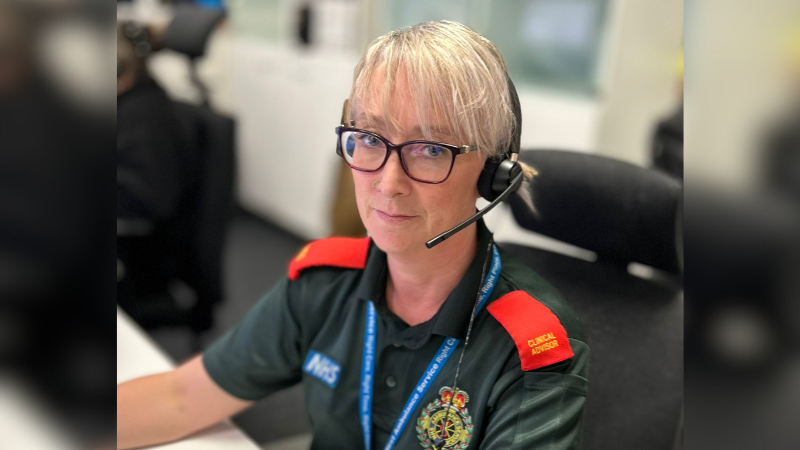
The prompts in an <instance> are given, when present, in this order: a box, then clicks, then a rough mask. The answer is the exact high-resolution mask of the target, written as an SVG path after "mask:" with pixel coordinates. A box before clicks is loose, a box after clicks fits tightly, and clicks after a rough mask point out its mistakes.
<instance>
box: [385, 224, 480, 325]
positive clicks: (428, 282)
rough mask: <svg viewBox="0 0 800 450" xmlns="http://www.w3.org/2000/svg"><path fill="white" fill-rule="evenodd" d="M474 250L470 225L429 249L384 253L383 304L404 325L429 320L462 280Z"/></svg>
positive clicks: (474, 233)
mask: <svg viewBox="0 0 800 450" xmlns="http://www.w3.org/2000/svg"><path fill="white" fill-rule="evenodd" d="M477 249H478V228H477V225H475V224H472V225H470V226H469V227H467V228H465V229H464V230H462V231H460V232H459V233H457V234H455V235H454V236H453V237H452V238H450V239H448V240H446V241H444V242H442V243H441V244H439V245H437V246H436V247H434V248H432V249H428V248H427V247H423V248H421V249H419V250H418V251H415V252H412V253H403V254H387V256H386V262H387V264H388V266H389V276H388V277H387V279H386V304H387V306H388V307H389V310H391V311H392V312H393V313H395V314H396V315H397V316H398V317H400V318H401V319H403V321H404V322H406V323H407V324H409V325H411V326H414V325H417V324H420V323H422V322H425V321H427V320H430V318H431V317H433V316H434V315H435V314H436V312H437V311H439V308H440V307H441V306H442V304H443V303H444V301H445V300H447V296H448V295H450V292H452V291H453V289H454V288H455V287H456V285H458V283H459V281H461V279H462V278H463V277H464V274H465V273H466V272H467V269H468V268H469V265H470V263H471V262H472V260H473V259H474V258H475V253H476V252H477Z"/></svg>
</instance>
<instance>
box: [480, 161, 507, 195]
mask: <svg viewBox="0 0 800 450" xmlns="http://www.w3.org/2000/svg"><path fill="white" fill-rule="evenodd" d="M501 162H502V160H500V161H496V160H493V159H489V160H487V161H486V164H485V165H484V166H483V170H482V171H481V176H480V178H478V193H479V194H481V197H483V198H485V199H486V200H488V201H492V200H494V199H496V198H497V196H498V195H499V193H496V192H495V191H494V189H492V183H493V181H494V175H495V173H497V168H498V167H500V163H501Z"/></svg>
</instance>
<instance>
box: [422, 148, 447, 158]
mask: <svg viewBox="0 0 800 450" xmlns="http://www.w3.org/2000/svg"><path fill="white" fill-rule="evenodd" d="M423 151H424V152H425V156H430V157H431V158H435V157H437V156H441V155H442V153H444V149H443V148H442V147H439V146H437V145H428V146H426V147H425V149H424V150H423Z"/></svg>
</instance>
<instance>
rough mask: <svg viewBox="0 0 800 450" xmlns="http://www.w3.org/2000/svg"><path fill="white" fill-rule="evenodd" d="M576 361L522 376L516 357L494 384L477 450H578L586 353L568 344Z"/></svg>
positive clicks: (572, 341)
mask: <svg viewBox="0 0 800 450" xmlns="http://www.w3.org/2000/svg"><path fill="white" fill-rule="evenodd" d="M570 346H571V347H572V349H573V352H574V353H575V355H574V356H573V357H572V358H570V359H568V360H566V361H563V362H560V363H557V364H553V365H551V366H547V367H543V368H541V369H537V370H533V371H529V372H523V371H522V369H521V367H520V362H519V359H518V356H517V355H516V354H515V357H512V358H511V359H510V360H509V363H508V366H507V367H508V369H507V370H506V371H505V373H504V374H503V375H502V376H501V377H500V378H499V379H498V381H497V383H495V386H494V388H493V390H492V394H491V396H490V399H489V406H490V408H491V412H490V415H489V420H488V424H487V426H486V432H485V434H484V439H483V441H482V442H481V445H480V448H481V450H500V449H504V450H508V449H513V450H518V449H519V450H521V449H526V450H528V449H548V450H566V449H580V448H581V436H582V433H581V426H582V423H583V407H584V403H585V400H586V384H587V380H586V376H587V372H588V361H589V347H588V346H587V345H586V344H585V343H583V342H581V341H578V340H575V339H570Z"/></svg>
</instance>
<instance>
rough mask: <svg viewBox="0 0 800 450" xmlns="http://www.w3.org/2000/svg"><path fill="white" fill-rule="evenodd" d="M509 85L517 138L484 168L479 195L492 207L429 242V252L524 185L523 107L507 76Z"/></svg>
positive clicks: (479, 184)
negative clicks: (522, 147) (522, 150)
mask: <svg viewBox="0 0 800 450" xmlns="http://www.w3.org/2000/svg"><path fill="white" fill-rule="evenodd" d="M506 81H507V83H508V95H509V97H510V98H511V108H512V109H513V110H514V122H515V123H514V134H513V135H512V137H511V147H510V148H509V149H508V150H506V151H505V153H504V157H503V158H502V159H500V160H497V159H493V158H491V157H490V158H489V159H487V160H486V165H484V166H483V172H481V176H480V178H478V193H479V194H480V195H481V197H483V198H485V199H486V200H488V201H489V202H490V203H489V204H488V205H487V206H486V207H485V208H483V209H481V210H479V211H478V212H476V213H475V214H473V215H472V217H470V218H469V219H467V220H465V221H463V222H461V223H460V224H458V225H456V226H455V227H453V228H451V229H449V230H447V231H445V232H444V233H442V234H440V235H438V236H436V237H435V238H433V239H431V240H429V241H428V242H426V243H425V246H426V247H428V248H433V247H435V246H436V245H439V244H441V243H442V242H443V241H444V240H445V239H448V238H449V237H451V236H453V235H454V234H456V233H458V232H459V231H461V230H463V229H464V228H466V227H468V226H470V225H472V224H473V223H474V222H475V221H477V220H478V219H480V218H481V217H483V216H484V214H486V213H487V212H489V211H491V210H492V209H493V208H494V207H495V206H497V205H499V204H500V203H501V202H503V201H504V200H505V199H507V198H508V196H509V195H511V194H512V193H514V192H516V191H517V190H519V187H520V186H521V185H522V167H521V166H520V165H519V162H517V160H518V159H519V148H520V138H521V133H522V110H521V108H520V105H519V96H518V95H517V89H516V88H515V87H514V83H513V82H512V81H511V77H510V76H508V74H506Z"/></svg>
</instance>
